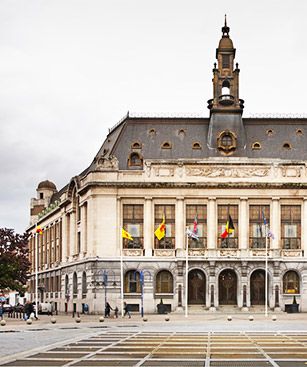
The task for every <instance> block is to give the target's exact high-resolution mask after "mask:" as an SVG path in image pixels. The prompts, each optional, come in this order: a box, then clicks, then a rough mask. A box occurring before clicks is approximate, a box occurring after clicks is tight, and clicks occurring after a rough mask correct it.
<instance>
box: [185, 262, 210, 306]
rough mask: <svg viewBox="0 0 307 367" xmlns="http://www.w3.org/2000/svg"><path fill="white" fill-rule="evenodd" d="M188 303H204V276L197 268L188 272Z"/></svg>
mask: <svg viewBox="0 0 307 367" xmlns="http://www.w3.org/2000/svg"><path fill="white" fill-rule="evenodd" d="M188 281H189V292H188V303H189V304H190V305H204V304H206V276H205V274H204V273H203V272H202V271H201V270H198V269H195V270H191V271H190V272H189V278H188Z"/></svg>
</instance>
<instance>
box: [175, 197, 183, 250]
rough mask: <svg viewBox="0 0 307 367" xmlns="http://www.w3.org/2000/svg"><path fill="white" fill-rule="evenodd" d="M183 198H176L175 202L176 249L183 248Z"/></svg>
mask: <svg viewBox="0 0 307 367" xmlns="http://www.w3.org/2000/svg"><path fill="white" fill-rule="evenodd" d="M183 199H184V198H183V197H178V198H177V200H176V215H175V224H176V241H175V242H176V249H183V248H185V223H184V200H183Z"/></svg>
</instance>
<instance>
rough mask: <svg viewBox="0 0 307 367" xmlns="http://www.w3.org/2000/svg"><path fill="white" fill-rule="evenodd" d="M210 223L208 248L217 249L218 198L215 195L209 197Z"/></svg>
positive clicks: (208, 225) (208, 226)
mask: <svg viewBox="0 0 307 367" xmlns="http://www.w3.org/2000/svg"><path fill="white" fill-rule="evenodd" d="M207 212H208V218H207V221H208V224H207V228H208V229H210V230H208V234H207V236H208V237H207V242H208V249H211V250H213V249H215V248H216V224H217V220H216V198H215V197H209V198H208V210H207Z"/></svg>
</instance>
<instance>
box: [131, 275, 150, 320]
mask: <svg viewBox="0 0 307 367" xmlns="http://www.w3.org/2000/svg"><path fill="white" fill-rule="evenodd" d="M137 273H139V274H140V286H141V317H144V282H145V273H147V274H149V277H150V278H151V273H150V271H148V270H137V271H135V272H134V277H135V280H136V274H137Z"/></svg>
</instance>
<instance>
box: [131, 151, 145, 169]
mask: <svg viewBox="0 0 307 367" xmlns="http://www.w3.org/2000/svg"><path fill="white" fill-rule="evenodd" d="M128 166H129V167H141V166H143V159H142V158H141V156H140V155H139V153H136V152H133V153H131V154H130V156H129V159H128Z"/></svg>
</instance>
